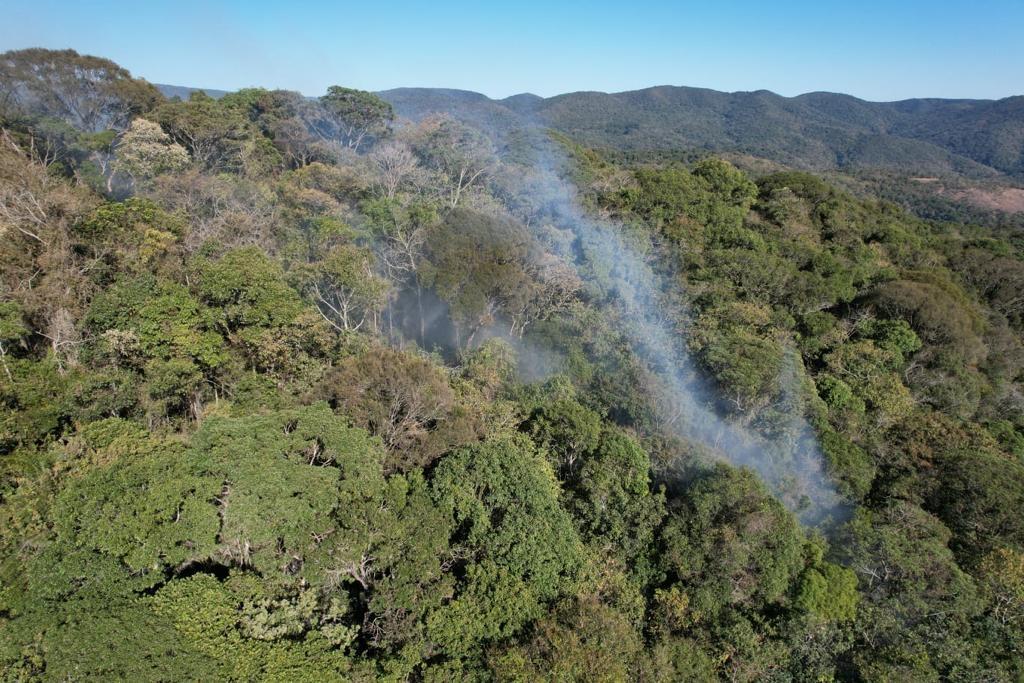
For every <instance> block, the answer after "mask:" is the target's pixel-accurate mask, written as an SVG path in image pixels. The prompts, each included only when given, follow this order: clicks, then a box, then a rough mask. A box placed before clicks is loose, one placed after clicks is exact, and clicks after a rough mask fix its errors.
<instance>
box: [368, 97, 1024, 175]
mask: <svg viewBox="0 0 1024 683" xmlns="http://www.w3.org/2000/svg"><path fill="white" fill-rule="evenodd" d="M380 95H381V96H382V97H383V98H384V99H386V100H388V101H389V102H391V104H392V105H393V106H394V107H395V109H396V111H397V112H398V113H399V114H400V115H402V116H405V117H408V118H412V119H419V118H422V117H423V116H425V115H426V114H429V113H431V112H438V111H443V112H448V113H451V114H453V115H454V116H456V117H458V118H460V119H463V120H466V121H468V122H471V123H474V124H487V125H489V126H492V127H498V128H499V129H501V128H504V127H508V126H515V125H517V124H522V123H525V122H527V121H531V122H535V123H542V124H545V125H548V126H551V127H552V128H555V129H556V130H559V131H561V132H563V133H566V134H568V135H570V136H571V137H573V138H574V139H576V140H579V141H580V142H582V143H584V144H586V145H590V146H594V147H601V148H610V149H616V150H625V151H638V152H642V151H648V150H659V149H662V150H663V149H666V148H687V149H703V150H708V151H714V152H741V153H745V154H752V155H755V156H759V157H763V158H766V159H770V160H773V161H778V162H781V163H785V164H789V165H792V166H798V167H801V168H809V169H834V168H841V169H850V168H879V169H891V170H901V171H914V172H927V173H932V174H956V175H966V176H971V177H987V176H995V175H999V174H1007V175H1016V176H1020V175H1021V174H1024V97H1011V98H1006V99H1003V100H996V101H991V100H941V99H926V100H904V101H900V102H867V101H865V100H860V99H857V98H855V97H851V96H849V95H841V94H836V93H824V92H819V93H808V94H805V95H800V96H798V97H782V96H780V95H776V94H775V93H772V92H769V91H767V90H758V91H756V92H736V93H724V92H718V91H715V90H706V89H701V88H686V87H674V86H659V87H654V88H646V89H644V90H636V91H631V92H622V93H613V94H608V93H600V92H577V93H569V94H565V95H558V96H555V97H550V98H541V97H537V96H534V95H515V96H513V97H509V98H506V99H504V100H492V99H489V98H487V97H486V96H484V95H480V94H478V93H471V92H466V91H458V90H441V89H430V88H400V89H396V90H388V91H385V92H382V93H380Z"/></svg>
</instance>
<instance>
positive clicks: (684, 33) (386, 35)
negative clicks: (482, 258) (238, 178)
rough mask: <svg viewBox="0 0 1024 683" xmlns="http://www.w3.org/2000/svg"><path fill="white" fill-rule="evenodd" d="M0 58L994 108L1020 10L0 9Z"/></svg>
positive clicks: (549, 90) (177, 73) (1021, 88)
mask: <svg viewBox="0 0 1024 683" xmlns="http://www.w3.org/2000/svg"><path fill="white" fill-rule="evenodd" d="M8 4H9V5H10V7H8V8H6V14H7V16H8V18H9V20H8V21H7V22H5V24H4V26H2V27H0V49H2V50H10V49H20V48H26V47H45V48H51V49H59V48H72V49H75V50H77V51H79V52H83V53H89V54H95V55H98V56H103V57H107V58H110V59H113V60H114V61H116V62H117V63H119V64H121V65H123V66H125V67H126V68H128V69H129V70H130V71H131V72H132V73H133V74H135V75H137V76H140V77H143V78H146V79H147V80H149V81H151V82H153V83H164V84H171V85H181V86H187V87H202V88H208V89H211V90H213V89H216V90H237V89H239V88H242V87H247V86H250V85H254V84H258V85H261V86H264V87H268V88H278V87H281V88H287V89H290V90H298V91H300V92H303V93H305V94H309V95H317V94H320V93H322V92H324V91H325V89H326V88H327V86H328V85H332V84H335V83H341V84H344V85H347V86H351V87H356V88H361V89H365V90H371V91H383V90H391V89H395V88H399V87H425V88H435V87H443V88H449V89H457V90H467V91H471V92H479V93H482V94H486V95H487V96H488V97H491V98H492V99H503V98H505V97H509V96H511V95H515V94H521V93H533V94H537V95H539V96H541V97H550V96H553V95H558V94H565V93H571V92H587V91H594V92H610V93H614V92H624V91H631V90H638V89H644V88H647V87H653V84H673V85H680V86H687V87H697V88H708V89H712V90H718V91H722V92H750V91H757V90H769V91H771V92H774V93H778V94H780V95H782V96H785V97H792V96H796V95H800V94H805V93H808V92H836V93H843V94H849V95H852V96H854V97H857V98H860V99H864V100H868V101H874V102H884V101H897V100H903V99H913V98H921V97H927V98H943V99H1001V98H1004V97H1009V96H1014V95H1020V94H1022V93H1024V69H1022V68H1021V67H1024V43H1022V42H1021V41H1020V40H1019V32H1020V29H1021V27H1024V6H1022V5H1021V4H1020V3H1014V2H1006V1H1004V0H996V1H994V2H985V3H980V4H979V3H970V4H968V3H967V2H964V1H961V0H957V1H956V2H948V3H943V4H942V5H941V6H935V5H934V4H933V3H924V2H918V1H917V0H914V1H912V2H902V3H899V4H898V5H897V6H893V5H892V3H882V2H875V1H872V2H869V3H867V4H866V5H865V4H864V3H861V4H858V5H857V6H853V5H848V6H847V5H841V6H821V5H819V4H816V3H811V2H809V1H803V0H801V1H800V2H796V3H789V4H787V5H786V6H785V7H775V6H764V5H762V4H759V3H753V2H740V3H734V4H730V5H729V6H727V7H726V6H720V7H696V6H689V5H686V4H678V3H673V4H671V5H670V4H669V3H662V2H651V1H644V2H640V3H637V4H634V5H633V6H631V7H630V8H628V9H626V8H624V7H622V6H620V5H617V4H613V3H611V2H608V1H603V2H597V3H590V4H588V5H586V6H583V5H580V4H577V3H564V4H561V5H558V6H555V7H550V6H544V5H541V4H540V3H531V2H527V3H520V4H518V5H517V6H516V7H515V8H512V9H510V8H504V7H478V6H474V5H470V4H469V3H461V2H457V3H447V4H445V5H444V6H434V7H423V6H419V5H417V4H416V3H409V2H404V1H403V2H397V3H395V4H394V6H393V7H390V8H389V10H390V11H389V12H387V14H381V13H380V12H379V11H377V10H375V8H373V7H370V6H368V5H364V4H360V3H341V4H340V5H337V4H328V3H320V2H311V3H304V4H302V5H300V6H294V7H287V8H285V7H278V6H276V5H275V4H273V3H269V2H264V1H262V0H261V1H259V2H253V3H236V2H223V3H216V4H207V3H196V2H184V3H173V4H172V3H165V2H154V3H147V4H145V5H142V6H139V5H135V4H132V5H129V4H127V3H125V2H122V1H119V0H109V1H107V2H100V3H92V4H89V5H88V6H85V5H78V4H73V3H66V2H59V1H57V0H41V1H38V2H31V3H29V2H25V1H23V0H15V1H14V2H11V3H8Z"/></svg>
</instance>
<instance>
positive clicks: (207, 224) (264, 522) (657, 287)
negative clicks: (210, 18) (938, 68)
mask: <svg viewBox="0 0 1024 683" xmlns="http://www.w3.org/2000/svg"><path fill="white" fill-rule="evenodd" d="M538 139H539V140H541V142H540V143H538V142H537V140H538ZM552 150H554V152H552ZM545 155H550V156H549V157H548V158H547V162H548V166H549V167H546V166H545V158H544V157H545ZM697 157H698V158H695V159H694V160H693V161H692V162H688V163H683V162H679V161H664V162H650V161H646V162H644V163H633V162H629V161H626V160H623V159H621V158H619V159H615V158H611V157H610V156H608V155H605V154H603V153H602V152H600V151H597V150H594V149H590V148H588V147H585V146H582V145H581V144H580V143H579V142H578V141H575V140H573V139H572V138H571V137H565V136H562V135H553V134H549V131H546V130H540V131H538V130H521V131H516V134H514V135H496V134H495V131H493V130H490V129H487V128H486V127H481V126H477V125H472V124H471V123H470V122H467V121H466V120H463V119H459V118H456V117H454V116H450V115H446V114H444V113H439V114H433V115H430V116H426V117H423V118H421V119H418V120H415V121H413V120H408V119H404V118H402V117H400V116H397V115H396V114H395V111H394V109H393V107H392V105H391V104H389V103H388V102H385V101H384V100H382V99H381V98H380V97H379V96H378V95H375V94H373V93H368V92H363V91H359V90H354V89H351V88H347V87H344V86H341V85H337V86H332V87H330V88H329V89H328V90H327V92H326V93H324V94H323V95H322V96H320V97H316V98H307V97H304V96H302V95H300V94H299V93H295V92H289V91H284V90H265V89H260V88H250V89H245V90H240V91H237V92H232V93H228V94H226V95H224V96H223V97H219V98H213V97H210V96H208V95H206V94H205V93H202V92H198V91H197V92H194V93H192V94H191V95H190V96H189V97H188V99H180V98H172V99H168V98H166V97H164V96H163V95H162V94H161V93H160V91H159V90H157V89H156V88H155V87H153V86H152V85H150V84H149V83H147V82H145V81H143V80H141V79H137V78H135V77H133V76H132V75H131V74H129V73H128V72H127V71H126V70H124V69H123V68H121V67H119V66H117V65H116V64H114V63H112V62H109V61H108V60H104V59H99V58H96V57H89V56H84V55H79V54H77V53H75V52H74V51H71V50H65V51H48V50H41V49H33V50H22V51H17V52H8V53H4V54H3V55H0V237H2V239H0V669H2V671H3V679H4V680H11V681H27V680H45V681H50V680H53V681H56V680H92V679H96V680H121V679H127V680H289V681H292V680H395V681H398V680H416V681H448V680H466V681H470V680H472V681H477V680H479V681H534V680H551V681H622V680H645V681H646V680H729V681H897V680H898V681H904V680H906V681H939V680H951V681H978V680H986V681H1015V680H1019V679H1020V678H1021V677H1022V676H1024V517H1022V516H1021V514H1020V511H1021V509H1022V508H1024V391H1022V389H1024V385H1022V381H1024V374H1022V373H1024V344H1022V339H1024V337H1022V335H1024V327H1022V325H1024V308H1022V299H1021V297H1020V292H1021V289H1022V287H1024V252H1022V242H1021V241H1020V239H1019V235H1015V234H1008V233H1007V232H1006V231H1005V230H1003V229H999V228H994V227H991V226H982V225H975V224H971V223H966V222H964V223H950V222H944V221H935V220H929V219H926V218H921V217H918V216H915V215H912V214H910V213H908V212H906V211H905V210H903V209H901V208H899V207H897V206H896V205H895V204H893V203H890V202H887V201H884V200H882V199H879V198H877V197H864V196H855V195H853V194H851V193H849V192H847V191H845V190H843V189H841V188H840V187H837V186H836V185H834V184H831V183H830V182H828V181H827V180H826V179H823V178H822V177H819V176H816V175H812V174H809V173H807V172H804V171H800V170H784V171H778V172H772V173H767V174H754V173H748V172H746V171H743V170H741V169H739V168H737V167H736V166H734V165H733V164H732V163H730V162H729V161H727V160H725V159H722V158H718V157H715V156H712V155H707V154H700V155H697ZM566 196H570V197H571V198H572V201H573V206H572V207H571V208H567V207H566V206H565V197H566ZM574 216H578V217H581V218H579V220H576V221H575V223H574V222H573V221H570V220H569V218H570V217H574ZM584 219H585V220H587V221H589V220H593V221H595V224H596V223H597V222H598V221H600V224H601V225H604V226H611V227H610V228H608V229H609V230H611V231H613V232H614V235H615V239H616V240H617V241H616V242H614V244H615V245H617V248H618V246H621V249H620V251H619V252H618V253H617V254H616V253H612V254H611V255H609V253H608V252H607V250H602V249H600V248H599V246H600V245H598V244H596V241H595V240H594V239H592V238H593V237H594V235H597V234H599V233H597V232H593V231H591V232H585V231H582V230H581V229H579V227H578V225H579V224H581V223H583V222H584ZM627 251H628V253H627ZM634 257H635V258H634ZM634 263H642V264H644V267H645V268H649V271H650V273H649V275H650V277H649V279H647V280H639V279H631V277H632V276H631V274H630V273H625V272H624V271H628V270H629V268H630V267H631V265H632V264H634ZM646 275H647V271H645V277H646ZM638 282H649V283H651V289H650V291H644V292H639V293H638V292H635V291H634V292H630V291H625V290H627V289H628V288H629V286H631V285H635V284H636V283H638ZM641 294H642V295H643V296H640V295H641ZM624 300H629V301H639V300H643V301H645V302H646V301H649V302H650V303H651V305H652V306H653V307H654V309H655V311H654V312H655V313H656V315H655V316H653V318H656V322H657V324H658V325H660V326H661V327H659V329H662V330H665V331H666V334H665V335H664V337H665V338H666V339H669V340H670V342H671V345H672V348H671V354H674V355H665V354H660V355H659V354H658V353H655V350H653V346H654V345H655V342H654V341H652V340H654V339H655V338H656V337H655V336H653V335H650V334H647V331H646V330H645V329H639V330H638V329H636V328H637V326H638V325H639V323H638V319H637V318H635V317H631V316H630V315H628V314H627V313H626V312H625V309H624V308H623V306H622V305H620V304H621V302H622V301H624ZM640 322H643V323H644V324H646V323H647V322H648V321H647V319H644V320H642V321H640ZM673 359H678V363H675V364H674V363H673V362H671V361H673ZM666 365H667V366H671V367H665V366H666ZM678 368H684V369H687V372H688V373H689V375H687V376H686V377H684V378H683V380H685V382H684V381H683V380H680V382H679V383H678V384H673V383H672V382H669V381H667V380H666V377H668V376H669V374H670V373H671V372H674V371H675V370H677V369H678ZM680 387H685V390H686V391H692V394H688V398H689V399H690V400H692V402H693V403H694V404H695V405H699V407H700V411H701V412H700V413H699V414H701V415H707V416H713V419H714V425H718V426H720V427H721V430H722V431H721V433H723V434H724V433H734V432H735V433H742V434H743V435H745V438H747V439H748V441H749V443H745V444H744V446H743V449H742V454H743V457H742V458H741V457H739V455H738V453H739V451H737V450H736V447H735V444H734V443H732V442H730V441H729V440H728V439H723V440H722V441H721V442H714V441H712V440H709V439H696V438H688V436H687V435H688V432H686V431H684V430H680V429H678V428H677V427H676V423H673V422H672V420H671V419H669V417H670V416H669V415H668V414H669V413H670V412H671V409H672V408H673V407H675V406H676V405H677V403H678V402H677V403H673V401H672V400H671V399H672V397H673V396H676V398H678V392H679V391H681V389H680ZM672 392H676V393H675V394H673V393H672ZM684 417H685V416H684ZM681 419H682V418H681ZM708 419H711V418H708ZM729 430H733V431H729ZM780 444H782V445H783V446H785V447H782V446H780ZM801 457H802V458H804V459H803V460H801V459H800V458H801ZM752 458H753V459H752ZM802 463H814V464H816V465H817V466H819V467H820V471H821V475H820V481H816V482H814V484H815V485H817V486H819V487H824V488H827V489H828V490H829V491H831V492H832V493H833V494H834V497H835V500H834V502H833V504H832V505H831V506H830V507H829V508H828V509H826V510H824V511H821V509H819V508H817V507H815V506H817V505H818V499H817V498H816V497H815V496H816V493H815V491H814V490H812V486H811V483H809V482H810V481H811V476H812V474H811V473H809V472H808V471H807V470H806V469H805V468H804V467H803V464H802ZM812 513H813V514H812ZM818 513H820V514H818Z"/></svg>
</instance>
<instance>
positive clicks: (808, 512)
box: [531, 128, 849, 526]
mask: <svg viewBox="0 0 1024 683" xmlns="http://www.w3.org/2000/svg"><path fill="white" fill-rule="evenodd" d="M532 133H533V134H532V135H531V138H532V139H534V140H536V145H535V147H536V150H535V151H536V158H537V159H538V161H537V163H536V168H535V172H536V174H537V177H539V178H540V179H541V181H542V185H541V186H542V187H543V188H544V192H545V194H546V197H547V199H546V202H545V207H544V210H545V212H546V214H547V220H548V221H550V222H551V223H552V224H554V225H555V226H556V227H558V228H560V229H563V230H564V229H568V230H571V232H572V234H573V235H575V237H576V241H577V244H578V245H579V247H580V251H581V252H583V254H584V257H583V260H585V261H586V262H587V263H589V264H594V263H599V264H601V265H602V267H603V269H607V271H608V272H607V278H606V280H607V281H608V282H610V283H611V285H612V286H611V290H612V292H613V293H614V294H613V297H612V298H613V300H614V301H615V302H616V305H617V307H618V316H619V319H620V321H621V322H622V326H623V333H624V334H625V335H626V336H627V337H628V339H629V341H630V343H631V345H632V347H633V349H634V352H635V353H636V354H637V356H638V357H639V358H641V359H642V360H643V361H644V362H645V364H646V365H647V367H648V368H649V369H650V370H651V373H652V377H651V384H652V386H650V387H648V389H649V390H650V392H651V394H652V395H653V396H655V397H657V399H658V400H657V405H656V410H657V411H658V414H659V418H660V420H661V421H662V423H663V424H664V427H665V428H666V429H667V430H669V431H671V432H672V433H675V434H676V435H678V436H680V437H682V438H684V439H686V440H689V441H691V442H695V443H698V444H701V445H702V446H704V447H706V448H707V449H709V450H710V451H711V452H713V453H714V454H716V455H717V456H718V457H721V458H723V459H724V460H726V461H728V462H730V463H732V464H734V465H737V466H743V467H748V468H750V469H752V470H754V471H756V472H757V473H758V474H759V475H760V476H761V478H762V479H763V480H764V481H765V483H766V484H767V485H768V487H769V488H770V489H771V490H772V491H773V493H774V494H775V495H776V496H778V497H779V498H780V499H781V500H782V501H783V502H784V503H785V504H786V505H787V506H788V507H789V508H790V509H791V510H793V511H794V512H795V513H797V515H798V516H799V518H800V519H801V521H803V522H804V523H806V524H809V525H822V526H826V525H830V524H833V523H837V522H841V521H843V520H844V519H845V518H846V517H847V516H848V513H849V510H848V507H847V506H846V505H845V504H844V502H843V501H842V499H841V497H840V496H839V494H838V493H837V492H836V490H835V487H834V486H833V484H832V482H831V480H830V479H829V477H828V475H827V473H826V472H825V468H824V465H823V462H824V459H823V455H822V452H821V449H820V446H819V444H818V441H817V438H816V435H815V433H814V430H813V429H812V428H811V427H810V425H809V424H808V423H807V420H806V418H805V417H804V411H803V407H802V404H801V398H800V397H801V392H800V391H799V390H798V380H799V377H798V374H797V360H796V358H795V354H793V353H790V354H789V355H788V357H787V362H786V364H785V365H786V367H785V369H784V372H783V373H782V376H780V378H779V379H780V383H781V385H782V387H783V390H782V399H781V405H780V406H779V407H778V408H779V409H780V410H782V411H783V412H784V413H785V414H786V415H787V416H788V423H789V424H787V425H785V428H784V429H782V430H777V431H776V434H775V435H773V436H765V435H764V434H761V433H757V432H755V431H753V430H751V429H748V428H745V427H743V426H742V425H740V424H737V423H735V422H732V421H728V420H726V419H724V418H723V417H722V416H720V415H719V414H717V412H716V410H715V408H714V407H713V406H714V401H713V400H712V399H713V392H712V391H711V390H710V389H709V387H708V386H707V384H706V382H704V381H702V379H701V374H700V373H699V372H698V371H697V368H695V367H694V364H693V361H692V359H691V358H690V356H689V354H688V353H687V352H686V349H685V339H683V338H681V337H680V335H679V333H678V332H676V331H673V330H672V328H670V326H669V325H668V324H667V322H666V320H665V317H666V316H665V312H664V311H665V308H664V306H665V303H664V301H663V299H662V294H661V293H662V292H664V291H665V289H664V287H663V286H662V282H660V278H659V277H658V275H657V274H656V273H655V272H654V271H653V270H652V268H651V267H650V265H648V263H647V262H646V261H645V259H644V257H643V256H642V255H641V254H640V253H638V251H637V250H636V249H635V248H633V247H632V246H631V245H630V243H629V241H628V240H627V239H626V238H625V236H624V232H623V230H622V227H621V226H617V225H615V224H613V223H612V222H610V221H605V220H599V219H596V218H593V217H591V216H588V215H587V214H586V213H585V212H584V211H583V210H582V208H581V204H580V202H579V201H578V200H577V195H576V190H575V187H574V186H573V185H572V183H570V182H569V181H567V180H565V179H564V178H563V176H562V174H561V173H560V172H559V169H563V168H565V158H564V154H562V153H561V152H560V150H559V149H558V148H556V146H555V145H554V143H552V142H551V141H550V140H549V139H548V137H547V135H546V134H545V133H542V132H540V129H539V128H536V129H534V131H533V132H532ZM574 265H575V266H576V267H577V270H578V271H579V272H580V274H581V276H583V277H585V275H584V273H585V272H586V269H585V268H581V266H582V265H584V264H583V263H582V262H577V263H576V264H574ZM602 279H605V278H604V277H603V278H602ZM683 313H684V314H685V311H683Z"/></svg>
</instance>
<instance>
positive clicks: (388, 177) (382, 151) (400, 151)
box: [370, 140, 419, 199]
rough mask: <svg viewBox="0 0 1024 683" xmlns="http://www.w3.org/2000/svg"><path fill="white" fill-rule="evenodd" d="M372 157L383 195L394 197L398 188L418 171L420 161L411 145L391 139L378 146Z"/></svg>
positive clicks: (389, 197)
mask: <svg viewBox="0 0 1024 683" xmlns="http://www.w3.org/2000/svg"><path fill="white" fill-rule="evenodd" d="M370 158H371V159H372V160H373V163H374V164H375V166H376V167H377V185H378V187H379V191H380V193H381V194H382V195H384V196H385V197H387V198H388V199H394V197H395V194H396V193H397V192H398V190H399V189H400V188H401V187H402V185H404V184H405V183H406V181H407V180H408V179H409V178H410V177H411V176H412V175H413V174H415V173H416V170H417V169H418V168H419V161H418V160H417V159H416V155H415V154H413V151H412V149H411V148H410V147H409V145H407V144H405V143H404V142H401V141H398V140H389V141H388V142H385V143H384V144H382V145H379V146H378V147H376V148H375V149H374V150H373V152H371V154H370Z"/></svg>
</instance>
